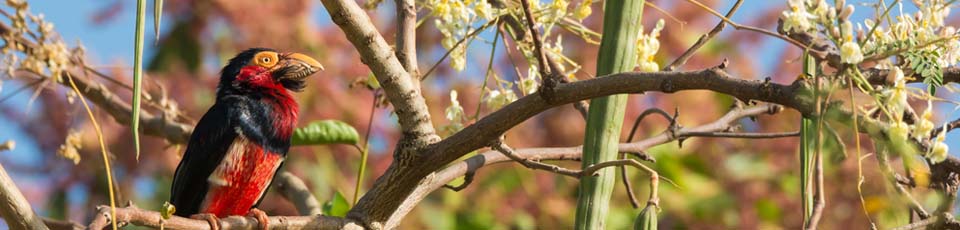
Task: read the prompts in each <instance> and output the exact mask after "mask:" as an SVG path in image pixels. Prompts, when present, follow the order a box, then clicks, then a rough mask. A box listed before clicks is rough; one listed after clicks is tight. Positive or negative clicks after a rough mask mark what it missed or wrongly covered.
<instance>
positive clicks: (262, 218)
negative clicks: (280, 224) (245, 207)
mask: <svg viewBox="0 0 960 230" xmlns="http://www.w3.org/2000/svg"><path fill="white" fill-rule="evenodd" d="M247 216H249V217H253V218H256V219H257V224H258V225H260V229H261V230H268V229H269V226H270V218H269V217H268V216H267V213H265V212H263V210H260V209H258V208H252V209H250V212H247Z"/></svg>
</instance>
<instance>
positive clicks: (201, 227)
mask: <svg viewBox="0 0 960 230" xmlns="http://www.w3.org/2000/svg"><path fill="white" fill-rule="evenodd" d="M109 209H110V207H107V206H99V207H97V212H98V214H97V215H96V217H94V220H93V222H91V223H90V226H89V228H90V229H92V230H96V229H104V227H106V226H108V225H109V223H110V221H111V218H110V211H109ZM269 218H270V223H269V226H268V228H269V229H363V228H362V227H360V225H358V224H357V223H354V222H351V221H349V220H347V219H344V218H339V217H329V216H271V217H269ZM115 220H116V221H117V223H118V224H120V223H123V224H127V223H129V224H134V225H137V226H144V227H150V228H160V227H161V225H162V226H163V228H166V229H198V230H205V229H211V227H210V223H208V222H207V221H206V220H198V219H190V218H185V217H180V216H171V217H170V219H166V220H162V219H161V217H160V213H159V212H156V211H152V210H144V209H140V208H138V207H136V206H129V207H123V208H117V217H116V218H115ZM219 221H220V229H222V230H258V229H260V225H259V224H258V223H257V219H256V218H254V217H246V216H230V217H227V218H222V219H220V220H219Z"/></svg>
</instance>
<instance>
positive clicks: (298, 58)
mask: <svg viewBox="0 0 960 230" xmlns="http://www.w3.org/2000/svg"><path fill="white" fill-rule="evenodd" d="M320 70H323V66H322V65H320V62H317V60H314V59H313V58H310V57H309V56H307V55H304V54H300V53H282V52H277V51H276V50H272V49H267V48H252V49H248V50H246V51H243V52H241V53H240V54H237V56H236V57H234V58H232V59H230V62H229V63H228V64H227V66H224V67H223V71H222V72H221V75H220V89H221V90H224V89H230V90H240V91H247V90H255V89H258V88H267V89H283V88H285V89H288V90H293V91H299V90H301V89H303V88H304V87H305V86H306V79H307V77H308V76H310V75H312V74H314V73H316V72H317V71H320Z"/></svg>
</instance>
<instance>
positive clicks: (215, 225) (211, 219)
mask: <svg viewBox="0 0 960 230" xmlns="http://www.w3.org/2000/svg"><path fill="white" fill-rule="evenodd" d="M190 219H197V220H206V221H207V223H210V230H220V218H217V215H214V214H212V213H200V214H193V215H190Z"/></svg>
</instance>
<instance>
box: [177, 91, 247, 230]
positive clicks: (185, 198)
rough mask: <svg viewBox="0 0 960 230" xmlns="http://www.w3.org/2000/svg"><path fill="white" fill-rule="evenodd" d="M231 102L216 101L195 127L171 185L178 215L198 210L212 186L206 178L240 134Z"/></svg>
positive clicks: (189, 213) (187, 214) (194, 212)
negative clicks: (236, 129) (232, 117)
mask: <svg viewBox="0 0 960 230" xmlns="http://www.w3.org/2000/svg"><path fill="white" fill-rule="evenodd" d="M232 104H234V103H229V102H224V103H221V102H218V103H216V104H214V105H213V107H211V108H210V110H209V111H207V113H206V114H204V115H203V117H202V118H200V121H199V122H197V126H196V127H195V128H194V129H193V134H192V135H191V136H190V142H189V144H188V145H187V150H186V152H184V153H183V159H181V160H180V165H179V166H177V171H176V173H175V175H174V177H173V185H172V186H171V196H170V202H171V203H173V205H175V206H176V210H177V211H176V214H177V215H180V216H189V215H192V214H196V213H198V212H199V210H200V205H201V204H202V202H203V199H204V197H205V196H206V193H207V189H208V187H209V184H208V182H207V178H208V177H209V176H210V174H211V173H212V172H213V170H214V169H216V168H217V165H219V164H220V161H221V160H222V159H223V157H224V155H225V154H226V152H227V150H228V149H229V148H230V146H231V145H233V142H234V140H235V139H236V138H237V132H236V131H235V130H234V128H233V127H235V126H234V124H231V123H233V122H232V121H231V120H233V119H231V115H230V114H231V112H232V111H231V110H232V108H231V107H232V106H233V105H232Z"/></svg>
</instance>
